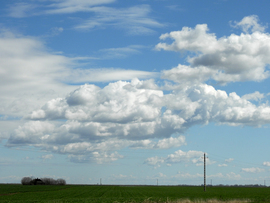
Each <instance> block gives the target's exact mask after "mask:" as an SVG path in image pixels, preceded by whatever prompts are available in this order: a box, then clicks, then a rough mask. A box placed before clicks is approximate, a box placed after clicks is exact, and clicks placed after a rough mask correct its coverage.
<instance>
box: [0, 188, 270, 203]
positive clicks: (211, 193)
mask: <svg viewBox="0 0 270 203" xmlns="http://www.w3.org/2000/svg"><path fill="white" fill-rule="evenodd" d="M179 199H190V200H198V199H200V200H209V199H216V200H221V201H228V200H235V199H238V200H241V199H249V200H251V201H252V202H270V188H268V187H208V188H207V191H206V192H204V191H203V188H202V187H197V186H194V187H192V186H190V187H183V186H108V185H102V186H101V185H65V186H57V185H51V186H50V185H9V184H7V185H5V184H0V202H1V203H2V202H55V203H56V202H57V203H58V202H59V203H60V202H93V203H98V202H108V203H109V202H110V203H111V202H119V203H120V202H146V201H145V200H148V202H170V201H171V202H172V201H176V200H179Z"/></svg>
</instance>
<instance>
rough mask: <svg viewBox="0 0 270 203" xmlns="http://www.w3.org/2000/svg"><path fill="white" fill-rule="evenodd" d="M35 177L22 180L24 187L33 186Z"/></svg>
mask: <svg viewBox="0 0 270 203" xmlns="http://www.w3.org/2000/svg"><path fill="white" fill-rule="evenodd" d="M32 180H33V177H23V178H22V180H21V183H22V185H31V182H32Z"/></svg>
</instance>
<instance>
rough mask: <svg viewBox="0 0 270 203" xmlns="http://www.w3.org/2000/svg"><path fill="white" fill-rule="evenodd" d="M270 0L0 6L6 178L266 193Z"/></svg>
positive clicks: (2, 174)
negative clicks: (258, 188)
mask: <svg viewBox="0 0 270 203" xmlns="http://www.w3.org/2000/svg"><path fill="white" fill-rule="evenodd" d="M269 6H270V3H269V2H268V1H263V0H262V1H259V2H256V3H255V2H254V1H248V0H245V1H242V0H239V1H231V0H215V1H214V0H212V1H210V0H207V1H199V0H191V1H178V0H177V1H176V0H167V1H166V0H152V1H150V0H136V1H123V0H28V1H20V0H12V1H1V2H0V8H1V12H0V85H1V88H0V104H1V105H0V129H1V130H0V144H1V145H0V154H1V156H0V165H1V167H0V168H1V169H0V182H1V183H19V182H20V180H21V178H22V177H24V176H35V177H52V178H64V179H65V180H66V181H67V183H76V184H97V183H100V180H101V179H102V183H103V184H156V183H157V179H158V182H159V184H164V185H177V184H194V185H199V184H202V183H203V159H202V157H203V153H207V157H208V159H207V183H208V184H210V183H211V182H212V183H213V184H264V183H266V185H270V175H269V173H270V157H269V154H270V151H269V141H270V140H269V123H270V106H269V102H268V100H269V95H270V94H269V92H270V91H269V82H270V79H269V76H270V73H269V64H270V57H269V56H270V34H269V28H268V27H269V12H268V8H269Z"/></svg>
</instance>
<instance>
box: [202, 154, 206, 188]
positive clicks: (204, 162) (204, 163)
mask: <svg viewBox="0 0 270 203" xmlns="http://www.w3.org/2000/svg"><path fill="white" fill-rule="evenodd" d="M203 165H204V192H205V191H206V160H205V153H204V155H203Z"/></svg>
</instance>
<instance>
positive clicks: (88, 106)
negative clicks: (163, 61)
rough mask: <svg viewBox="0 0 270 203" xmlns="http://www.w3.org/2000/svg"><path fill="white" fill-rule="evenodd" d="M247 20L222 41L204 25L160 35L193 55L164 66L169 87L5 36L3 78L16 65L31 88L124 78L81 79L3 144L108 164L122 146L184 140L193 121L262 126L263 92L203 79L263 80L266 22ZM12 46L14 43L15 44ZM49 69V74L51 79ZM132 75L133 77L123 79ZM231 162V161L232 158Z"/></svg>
mask: <svg viewBox="0 0 270 203" xmlns="http://www.w3.org/2000/svg"><path fill="white" fill-rule="evenodd" d="M248 19H249V20H243V23H240V24H239V25H245V26H246V25H250V27H249V30H251V31H253V32H252V33H244V34H243V33H242V34H240V35H235V34H232V35H230V36H229V37H223V38H220V39H216V36H215V34H211V33H208V27H207V25H205V24H202V25H197V26H196V27H195V28H194V29H192V28H187V27H184V28H183V29H182V30H181V31H175V32H171V33H167V34H163V35H161V37H160V38H161V40H165V39H167V38H170V39H172V40H174V42H173V43H172V44H167V43H159V44H157V45H156V49H158V50H161V49H162V50H166V51H167V50H168V51H179V52H182V51H186V52H188V53H191V56H190V57H188V58H187V62H189V63H190V65H183V64H179V65H178V66H177V67H176V68H173V69H171V70H164V71H163V73H162V74H163V76H162V77H163V79H166V80H167V81H171V82H172V83H171V85H170V87H169V86H168V85H165V86H162V85H160V83H158V82H156V81H155V80H153V79H149V80H140V79H137V78H136V76H137V77H138V76H141V77H142V78H151V76H153V75H155V73H149V72H144V71H133V70H111V72H110V71H109V73H107V74H106V71H104V72H103V71H102V70H98V71H95V72H93V71H94V70H89V69H88V70H87V69H74V68H73V65H74V60H72V59H71V58H68V57H65V56H62V55H56V54H53V53H50V52H49V51H47V50H45V49H44V47H43V44H42V43H40V41H38V40H34V39H29V38H25V37H14V36H12V37H9V38H11V39H12V40H9V38H7V37H5V36H4V37H3V36H2V39H4V40H3V41H2V42H1V41H0V44H1V43H2V44H5V45H6V46H0V47H2V48H0V51H1V49H2V52H3V53H5V54H6V60H5V61H4V60H2V61H0V63H1V64H3V66H2V67H6V68H3V69H1V70H2V72H1V74H2V75H1V78H3V79H4V78H5V76H6V74H7V73H6V72H5V71H6V70H9V69H8V68H7V67H12V68H13V70H18V74H17V73H16V74H15V75H13V76H12V77H11V79H12V80H13V81H14V83H15V84H18V85H22V88H24V89H25V88H26V87H27V86H25V85H29V87H32V85H34V86H35V84H37V82H38V81H39V85H36V86H35V88H39V87H40V86H41V85H42V84H48V83H50V84H52V87H51V88H52V89H53V87H54V86H53V85H55V84H56V86H57V84H61V85H62V86H63V87H68V88H70V86H68V85H67V84H65V81H70V82H72V81H74V82H86V80H87V78H88V80H90V81H91V79H92V80H93V81H107V80H109V78H110V77H111V80H119V79H120V81H116V82H111V83H109V84H108V85H105V86H104V87H103V88H101V87H98V86H96V85H94V84H85V85H81V86H78V87H76V88H74V89H75V90H73V91H69V92H68V93H66V94H65V95H64V96H63V95H59V96H57V97H54V98H50V99H48V100H47V102H46V103H45V102H44V103H43V105H40V106H38V107H35V108H33V109H34V110H32V111H31V112H30V113H29V114H27V115H26V114H24V115H26V116H24V119H25V122H24V123H23V124H22V125H21V126H20V127H18V128H17V129H15V130H14V131H13V132H12V133H11V135H10V136H9V139H8V141H7V144H6V145H7V146H9V147H14V146H18V145H27V146H35V147H38V148H42V149H46V150H47V151H49V152H55V153H61V154H67V155H68V157H69V159H70V160H71V161H73V162H80V163H85V162H97V163H104V162H109V161H116V160H118V159H121V158H123V155H121V154H120V152H118V151H119V150H121V149H124V148H127V147H128V148H132V149H138V148H140V149H153V150H154V149H168V148H173V147H180V146H182V145H185V144H186V142H185V137H184V136H182V134H183V133H184V132H185V131H186V130H187V129H189V128H191V127H192V126H194V125H206V124H208V123H210V122H213V123H217V124H226V125H232V126H239V125H241V126H256V127H258V126H262V125H265V124H269V123H270V107H269V105H268V103H259V104H257V105H255V104H254V103H252V101H258V100H260V99H262V98H263V97H264V95H263V94H261V93H260V92H255V93H250V94H247V95H244V96H242V97H240V96H239V95H237V93H235V92H232V93H229V94H228V93H226V92H225V91H222V90H218V89H216V88H214V87H213V86H211V85H208V84H206V81H209V80H214V81H216V82H218V83H221V84H226V83H228V82H237V81H248V80H249V81H250V80H251V81H261V80H264V79H266V78H267V77H268V76H269V73H268V70H267V65H268V64H269V62H270V58H269V56H270V55H269V50H270V36H269V34H268V33H263V32H262V31H263V30H262V27H258V26H257V27H256V25H257V24H258V19H257V18H256V17H255V16H250V17H249V18H248ZM241 22H242V21H241ZM256 23H257V24H256ZM14 39H15V40H17V43H14ZM7 45H12V46H13V47H15V48H14V49H10V46H7ZM4 49H7V50H4ZM14 58H15V59H17V61H16V60H14ZM43 61H44V63H41V62H43ZM14 63H16V64H14ZM18 64H20V66H18ZM39 64H42V65H39ZM43 66H44V67H45V66H46V67H47V69H44V67H43ZM0 67H1V66H0ZM18 67H20V68H18ZM26 67H31V69H30V70H29V69H27V70H28V71H30V72H29V74H30V75H31V74H33V76H32V77H31V78H34V80H28V79H27V77H29V74H24V71H25V69H26ZM44 71H45V72H44ZM107 71H108V70H107ZM99 73H102V74H99ZM114 73H115V74H114ZM48 74H50V77H46V75H48ZM59 75H61V78H60V77H59ZM99 77H100V78H99ZM133 77H134V79H132V80H131V81H123V80H130V79H131V78H133ZM66 78H70V79H71V78H72V79H71V80H65V79H66ZM94 78H96V80H94ZM20 81H22V82H20ZM7 84H9V85H8V88H10V89H11V88H12V87H13V86H12V85H11V82H10V81H7ZM58 87H59V86H58ZM168 87H169V88H168ZM15 88H16V86H15ZM168 89H169V91H165V90H168ZM38 91H44V90H43V89H38ZM3 111H4V110H3ZM194 154H195V155H194ZM201 154H202V152H197V151H189V152H183V151H181V150H180V151H177V152H175V154H171V155H169V156H168V157H167V158H162V157H152V158H149V159H148V160H146V162H145V163H147V164H149V165H161V164H164V163H166V164H172V163H176V162H180V161H181V160H182V159H185V160H189V161H190V160H191V162H194V163H195V164H200V163H197V162H198V159H196V160H197V161H196V160H195V159H194V158H195V157H198V156H201ZM194 160H195V161H194ZM230 161H232V159H229V160H228V161H227V162H230ZM248 170H249V169H247V170H246V169H245V170H243V171H246V172H247V171H248Z"/></svg>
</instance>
